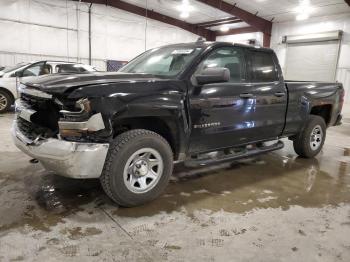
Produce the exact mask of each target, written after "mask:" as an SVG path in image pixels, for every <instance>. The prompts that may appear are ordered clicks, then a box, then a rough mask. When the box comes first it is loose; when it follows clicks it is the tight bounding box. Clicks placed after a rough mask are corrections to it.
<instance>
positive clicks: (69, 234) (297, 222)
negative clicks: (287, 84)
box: [0, 106, 350, 262]
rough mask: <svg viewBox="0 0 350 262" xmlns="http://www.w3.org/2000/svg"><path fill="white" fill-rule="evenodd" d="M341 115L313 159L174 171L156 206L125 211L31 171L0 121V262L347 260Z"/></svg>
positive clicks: (348, 197)
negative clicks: (339, 121) (337, 124)
mask: <svg viewBox="0 0 350 262" xmlns="http://www.w3.org/2000/svg"><path fill="white" fill-rule="evenodd" d="M346 110H348V111H346ZM346 110H345V111H346V112H345V116H349V118H346V117H345V119H344V124H343V125H342V126H339V127H332V128H330V129H329V130H328V134H327V140H326V143H325V146H324V149H323V151H322V152H321V153H320V154H319V156H318V157H317V158H316V159H309V160H305V159H300V158H297V156H296V154H295V153H294V151H293V149H292V147H291V143H290V142H289V141H286V147H285V148H284V149H283V150H280V151H276V152H273V153H270V154H267V155H263V156H259V157H256V158H254V159H248V160H244V161H238V162H235V163H232V164H224V165H220V166H215V167H210V168H202V169H188V168H184V167H182V166H177V167H176V170H175V172H174V176H173V178H172V180H171V182H170V184H169V186H168V187H167V189H166V192H165V193H164V194H163V195H162V196H161V197H160V198H159V199H157V200H156V201H154V202H152V203H150V204H147V205H145V206H142V207H137V208H129V209H125V208H118V206H116V205H114V204H113V203H112V202H111V201H110V200H109V199H108V198H107V197H106V196H105V194H104V193H103V191H102V189H101V187H100V184H99V181H98V180H88V181H81V180H70V179H66V178H62V177H59V176H55V175H54V174H52V173H50V172H47V171H45V170H44V169H43V168H42V166H41V165H40V164H31V163H29V160H30V158H29V157H27V156H26V155H24V154H23V153H21V152H20V151H18V150H17V149H16V148H15V147H14V146H13V145H12V142H11V139H10V134H9V129H10V125H11V121H12V118H13V114H7V115H0V138H1V140H0V141H1V144H0V261H21V260H24V261H269V262H271V261H308V262H310V261H349V260H350V237H349V236H350V204H349V202H350V167H349V166H350V106H348V107H347V108H346ZM348 112H349V114H348Z"/></svg>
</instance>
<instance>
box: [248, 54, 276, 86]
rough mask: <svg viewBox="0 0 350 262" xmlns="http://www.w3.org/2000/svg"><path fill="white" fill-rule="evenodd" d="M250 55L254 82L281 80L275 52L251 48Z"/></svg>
mask: <svg viewBox="0 0 350 262" xmlns="http://www.w3.org/2000/svg"><path fill="white" fill-rule="evenodd" d="M248 57H249V73H250V79H251V81H252V82H275V81H278V80H279V79H278V71H277V66H276V64H275V62H274V58H273V53H271V52H266V51H255V50H254V51H252V50H249V51H248Z"/></svg>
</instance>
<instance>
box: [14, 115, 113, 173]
mask: <svg viewBox="0 0 350 262" xmlns="http://www.w3.org/2000/svg"><path fill="white" fill-rule="evenodd" d="M12 137H13V141H14V143H15V145H16V146H17V147H18V148H19V149H20V150H21V151H23V152H24V153H26V154H27V155H29V156H31V157H33V158H35V159H37V160H39V161H40V163H41V164H42V165H43V166H44V167H45V168H46V169H47V170H50V171H53V172H55V173H56V174H58V175H62V176H66V177H71V178H98V177H100V175H101V173H102V169H103V166H104V163H105V160H106V156H107V152H108V148H109V144H98V143H80V142H68V141H65V140H59V139H54V138H49V139H46V140H39V141H33V140H31V139H29V138H27V137H26V136H25V135H24V134H23V133H22V132H21V131H20V130H19V129H18V127H17V122H16V121H14V123H13V127H12Z"/></svg>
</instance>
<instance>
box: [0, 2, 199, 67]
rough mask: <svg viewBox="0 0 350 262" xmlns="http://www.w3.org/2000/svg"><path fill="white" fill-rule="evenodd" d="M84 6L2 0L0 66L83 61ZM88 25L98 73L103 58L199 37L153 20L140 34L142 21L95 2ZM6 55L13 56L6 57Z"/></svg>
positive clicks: (127, 57) (85, 49) (85, 54)
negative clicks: (51, 60) (47, 60)
mask: <svg viewBox="0 0 350 262" xmlns="http://www.w3.org/2000/svg"><path fill="white" fill-rule="evenodd" d="M88 7H89V4H87V3H79V2H73V1H65V0H57V1H50V0H1V1H0V32H1V35H2V36H1V41H0V64H1V65H2V64H4V65H12V63H11V61H16V63H17V62H21V61H20V59H23V61H28V59H30V58H31V57H35V58H36V60H37V58H38V57H45V58H47V57H56V58H57V57H58V58H61V60H62V59H63V60H66V59H69V60H72V59H78V60H79V61H86V62H87V59H88V56H89V49H88V10H89V8H88ZM77 10H79V11H77ZM9 20H11V21H9ZM67 22H68V23H67ZM91 27H92V60H93V61H94V62H96V63H98V68H99V69H104V68H105V65H102V64H101V61H105V60H107V59H114V60H131V59H132V58H134V57H135V56H137V55H138V54H140V53H141V52H144V51H145V46H146V47H147V49H149V48H153V47H158V46H160V45H165V44H170V43H179V42H190V41H195V40H196V39H197V38H198V36H197V35H194V34H192V33H190V32H187V31H184V30H182V29H179V28H177V27H173V26H170V25H168V24H164V23H160V22H158V21H152V20H148V22H147V30H146V33H145V27H146V19H145V18H144V17H142V16H137V15H134V14H131V13H128V12H124V11H122V10H119V9H115V8H112V7H109V6H105V5H96V4H94V5H93V6H92V24H91ZM67 29H68V30H67ZM67 32H68V33H67ZM67 40H68V41H67ZM67 43H68V45H67ZM16 54H17V55H16ZM11 56H14V58H13V59H9V57H11ZM31 60H33V59H31ZM10 63H11V64H10Z"/></svg>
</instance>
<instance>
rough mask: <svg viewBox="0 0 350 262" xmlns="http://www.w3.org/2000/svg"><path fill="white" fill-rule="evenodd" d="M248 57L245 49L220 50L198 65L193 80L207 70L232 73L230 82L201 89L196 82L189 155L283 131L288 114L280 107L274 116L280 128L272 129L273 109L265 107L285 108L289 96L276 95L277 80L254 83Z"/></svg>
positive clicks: (190, 99) (269, 136) (192, 101)
mask: <svg viewBox="0 0 350 262" xmlns="http://www.w3.org/2000/svg"><path fill="white" fill-rule="evenodd" d="M246 58H247V56H246V54H245V51H244V49H243V48H240V47H234V46H230V47H220V48H217V49H215V50H213V51H212V52H211V53H210V54H209V55H208V56H207V57H206V58H205V59H204V60H203V61H202V62H201V63H200V64H199V66H198V68H197V70H196V72H195V73H194V76H193V79H195V75H196V74H200V72H201V70H203V69H205V68H208V67H225V68H227V69H229V70H230V81H229V82H225V83H212V84H204V85H202V86H199V85H196V84H195V83H194V86H193V88H192V89H190V94H189V105H190V117H191V128H192V130H191V137H190V144H189V152H190V153H198V152H205V151H213V150H216V149H221V148H227V147H233V146H238V145H243V144H249V143H252V142H255V141H260V140H264V139H267V138H272V137H275V136H277V135H278V134H280V133H281V132H282V129H283V123H284V113H285V112H282V111H281V108H278V110H279V111H278V112H279V113H277V114H274V116H273V117H276V118H278V119H277V122H278V123H280V124H281V125H275V126H274V127H272V126H273V124H272V125H271V123H270V122H271V121H270V122H269V120H268V118H269V114H271V110H273V109H271V108H268V110H267V106H266V105H267V104H271V103H278V104H280V105H282V104H283V106H282V107H283V108H285V106H286V103H285V99H286V96H285V97H283V96H282V95H281V97H277V96H275V93H277V91H279V90H280V85H279V84H278V83H279V82H278V81H276V82H274V81H272V82H270V81H269V82H268V83H267V82H266V83H265V84H261V83H260V84H256V83H252V82H253V81H252V79H251V74H248V73H247V69H248V68H250V67H248V66H247V65H248V63H247V62H248V61H246ZM248 60H250V59H249V58H248ZM270 69H271V68H270ZM270 69H266V68H265V69H264V70H265V71H266V70H270ZM273 70H275V68H273ZM266 72H267V71H266ZM273 72H275V71H273ZM193 79H192V80H193ZM192 82H193V81H192ZM266 110H267V111H266ZM267 120H268V121H267ZM273 122H276V121H273Z"/></svg>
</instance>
